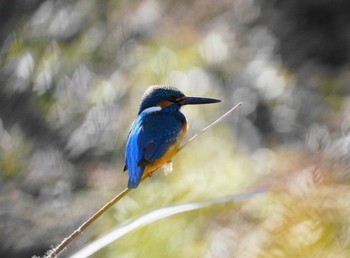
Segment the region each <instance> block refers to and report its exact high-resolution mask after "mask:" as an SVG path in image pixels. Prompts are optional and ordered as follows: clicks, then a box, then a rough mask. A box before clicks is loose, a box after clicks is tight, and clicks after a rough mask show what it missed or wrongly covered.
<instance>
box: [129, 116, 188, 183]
mask: <svg viewBox="0 0 350 258" xmlns="http://www.w3.org/2000/svg"><path fill="white" fill-rule="evenodd" d="M180 114H181V113H180ZM184 119H185V118H184V116H183V115H182V114H181V115H178V114H177V115H175V114H169V113H166V114H164V113H161V112H154V113H150V114H146V115H142V114H141V115H140V116H139V117H138V118H137V120H136V121H135V123H134V124H133V126H132V128H131V131H130V134H129V137H128V142H127V145H126V159H125V163H126V167H127V169H128V170H129V182H128V187H129V188H136V187H137V186H138V184H139V182H140V180H141V177H142V174H143V171H144V169H145V167H146V165H147V164H150V163H152V162H154V161H155V160H157V159H159V158H160V157H162V156H163V155H164V154H165V153H166V151H167V150H168V149H169V147H170V146H171V145H173V144H174V143H175V142H176V140H177V138H178V136H179V134H180V132H181V130H182V123H183V121H184Z"/></svg>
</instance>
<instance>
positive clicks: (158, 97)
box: [138, 85, 221, 114]
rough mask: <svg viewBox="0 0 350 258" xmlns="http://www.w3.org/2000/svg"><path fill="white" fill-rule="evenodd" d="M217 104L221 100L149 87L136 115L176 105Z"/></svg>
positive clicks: (165, 88) (172, 88)
mask: <svg viewBox="0 0 350 258" xmlns="http://www.w3.org/2000/svg"><path fill="white" fill-rule="evenodd" d="M217 102H221V100H219V99H212V98H201V97H189V96H186V95H185V94H183V93H182V92H181V91H180V90H178V89H177V88H175V87H171V86H163V85H156V86H150V87H149V88H148V89H147V90H146V92H145V93H144V95H143V97H142V100H141V104H140V108H139V112H138V114H141V112H142V111H144V110H146V109H148V108H153V107H154V108H161V109H163V108H166V107H168V106H170V105H176V106H177V107H178V108H180V107H181V106H184V105H194V104H210V103H217Z"/></svg>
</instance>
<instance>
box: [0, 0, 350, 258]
mask: <svg viewBox="0 0 350 258" xmlns="http://www.w3.org/2000/svg"><path fill="white" fill-rule="evenodd" d="M349 13H350V2H349V1H348V0H319V1H313V0H294V1H277V0H270V1H256V0H236V1H228V0H216V1H209V0H196V1H194V0H193V1H182V0H180V1H172V0H166V1H158V0H146V1H126V0H120V1H112V0H109V1H108V0H106V1H99V0H80V1H69V0H63V1H62V0H61V1H53V0H46V1H44V0H2V1H1V2H0V22H1V27H0V80H1V86H0V192H1V195H0V256H1V257H31V256H32V255H39V256H42V255H44V254H45V252H46V251H47V250H48V249H49V248H51V247H52V246H53V245H57V244H58V243H60V242H61V241H62V239H63V238H64V237H66V236H67V235H68V234H70V233H71V232H72V231H73V230H74V229H75V228H76V227H78V226H79V225H80V224H81V223H82V222H83V221H84V220H85V219H87V218H88V217H89V216H90V215H92V214H93V213H94V212H95V211H96V210H97V209H98V208H100V207H101V206H102V205H103V204H104V203H105V202H106V201H108V200H109V199H111V198H112V197H113V196H114V195H116V194H117V193H119V192H120V191H121V190H123V189H124V188H125V186H126V182H127V177H128V176H127V174H126V173H122V168H123V165H124V164H123V159H124V146H125V141H126V137H127V134H128V131H129V128H130V125H131V123H132V121H133V120H134V119H135V117H136V113H137V109H138V104H139V101H140V98H141V96H142V94H143V92H144V91H145V89H146V88H147V87H148V86H149V85H153V84H170V85H173V86H176V87H178V88H179V89H181V90H182V91H183V92H184V93H185V94H188V95H194V96H206V97H214V98H221V99H223V100H224V102H223V103H222V104H217V105H208V106H206V105H205V106H198V107H196V106H191V107H185V108H184V109H183V112H184V114H185V115H186V117H187V119H188V121H189V123H190V130H189V132H188V136H187V137H188V138H189V136H191V135H193V134H194V133H195V132H197V131H198V130H200V129H201V128H203V127H204V126H206V125H207V124H209V123H210V122H211V121H213V120H215V119H216V118H217V117H218V116H220V115H221V114H222V113H224V112H225V111H226V110H228V109H229V108H231V107H232V106H233V105H235V104H236V103H238V102H240V101H242V102H243V106H242V107H241V108H240V110H239V111H237V112H235V114H234V115H231V116H230V117H229V118H228V119H226V120H225V121H223V122H222V123H220V124H219V125H218V126H216V127H215V128H212V129H210V130H209V131H208V132H206V133H205V134H204V135H202V136H201V137H200V138H198V139H197V140H196V141H194V142H193V143H191V144H190V145H188V147H186V149H185V150H184V151H183V152H181V153H179V155H177V157H175V158H174V159H173V162H174V171H173V173H172V174H170V175H168V176H164V175H163V173H157V174H156V175H154V176H153V177H152V178H151V179H150V180H147V181H146V182H145V183H144V184H142V185H141V186H140V187H139V188H138V189H137V190H136V191H132V192H131V193H130V194H129V195H128V196H127V197H125V198H124V199H123V200H122V201H121V202H120V203H118V204H117V205H115V206H114V207H113V208H112V210H111V211H109V212H108V213H107V214H105V215H104V216H103V217H102V218H100V219H99V220H98V221H97V222H96V223H94V225H92V226H91V227H90V228H89V229H88V230H87V231H86V232H85V233H84V234H83V235H82V236H81V237H80V238H79V239H78V240H77V241H75V242H74V243H73V244H72V245H71V246H70V247H69V248H68V249H67V251H66V252H65V253H64V254H63V255H62V256H61V257H67V256H68V255H69V254H71V253H72V252H74V251H77V250H79V248H81V247H82V246H84V245H85V244H86V243H88V242H89V241H92V240H93V239H96V238H97V237H99V236H101V235H103V234H105V233H106V232H108V231H109V230H110V229H111V228H113V227H115V226H117V225H119V224H121V223H122V222H124V221H126V220H129V219H132V218H135V217H137V216H139V215H141V214H143V213H145V212H148V211H151V210H153V209H157V208H160V207H164V206H168V205H172V204H176V203H184V202H191V201H199V200H208V199H213V198H217V197H222V196H226V195H231V194H237V193H240V192H244V191H249V190H251V189H254V188H255V187H259V186H261V185H266V184H268V185H270V186H271V188H270V191H269V192H268V193H266V194H263V195H260V196H259V197H255V198H252V199H250V200H246V201H243V202H240V203H232V204H229V205H218V206H213V207H209V208H207V209H205V210H200V211H196V212H189V213H185V214H181V215H177V216H173V217H171V218H167V219H164V220H161V221H158V222H155V223H153V224H151V225H148V226H146V227H144V228H141V229H138V230H135V231H133V232H131V233H129V234H128V235H126V236H124V237H122V238H121V239H119V240H118V241H117V242H116V243H113V244H111V245H109V246H108V247H107V248H105V249H103V250H102V251H100V252H98V253H97V254H95V255H94V257H174V258H175V257H206V258H211V257H218V258H225V257H240V258H241V257H243V258H245V257H247V258H248V257H276V258H277V257H337V258H339V257H350V189H349V173H350V170H349V169H350V166H349V164H350V163H349V160H350V117H349V115H348V114H349V111H350V98H349V93H350V88H349V85H348V84H349V79H350V70H349V60H350V15H349Z"/></svg>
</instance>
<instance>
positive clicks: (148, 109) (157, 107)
mask: <svg viewBox="0 0 350 258" xmlns="http://www.w3.org/2000/svg"><path fill="white" fill-rule="evenodd" d="M160 110H162V108H161V107H159V106H155V107H149V108H146V109H145V110H143V111H142V112H141V113H142V114H150V113H153V112H157V111H160Z"/></svg>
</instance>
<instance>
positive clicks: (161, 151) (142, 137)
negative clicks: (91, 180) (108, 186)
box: [124, 85, 221, 189]
mask: <svg viewBox="0 0 350 258" xmlns="http://www.w3.org/2000/svg"><path fill="white" fill-rule="evenodd" d="M217 102H221V100H219V99H213V98H202V97H189V96H186V95H185V94H184V93H182V92H181V91H180V90H179V89H177V88H175V87H172V86H164V85H154V86H150V87H149V88H148V89H147V90H146V91H145V93H144V95H143V97H142V99H141V104H140V106H139V110H138V114H137V118H136V120H135V121H134V122H133V124H132V126H131V129H130V132H129V135H128V138H127V142H126V150H125V166H124V171H128V173H129V180H128V188H129V189H133V188H137V187H138V185H139V183H140V181H141V178H142V177H143V176H150V175H151V174H152V173H153V172H154V171H156V170H157V169H158V168H160V167H162V166H164V165H166V164H167V163H170V162H171V158H172V157H173V156H174V155H175V154H176V152H177V151H178V149H179V148H180V145H181V142H182V140H183V138H184V135H185V134H186V131H187V128H188V123H187V121H186V118H185V116H184V114H183V113H182V112H181V111H180V109H181V107H182V106H185V105H193V104H210V103H217Z"/></svg>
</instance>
